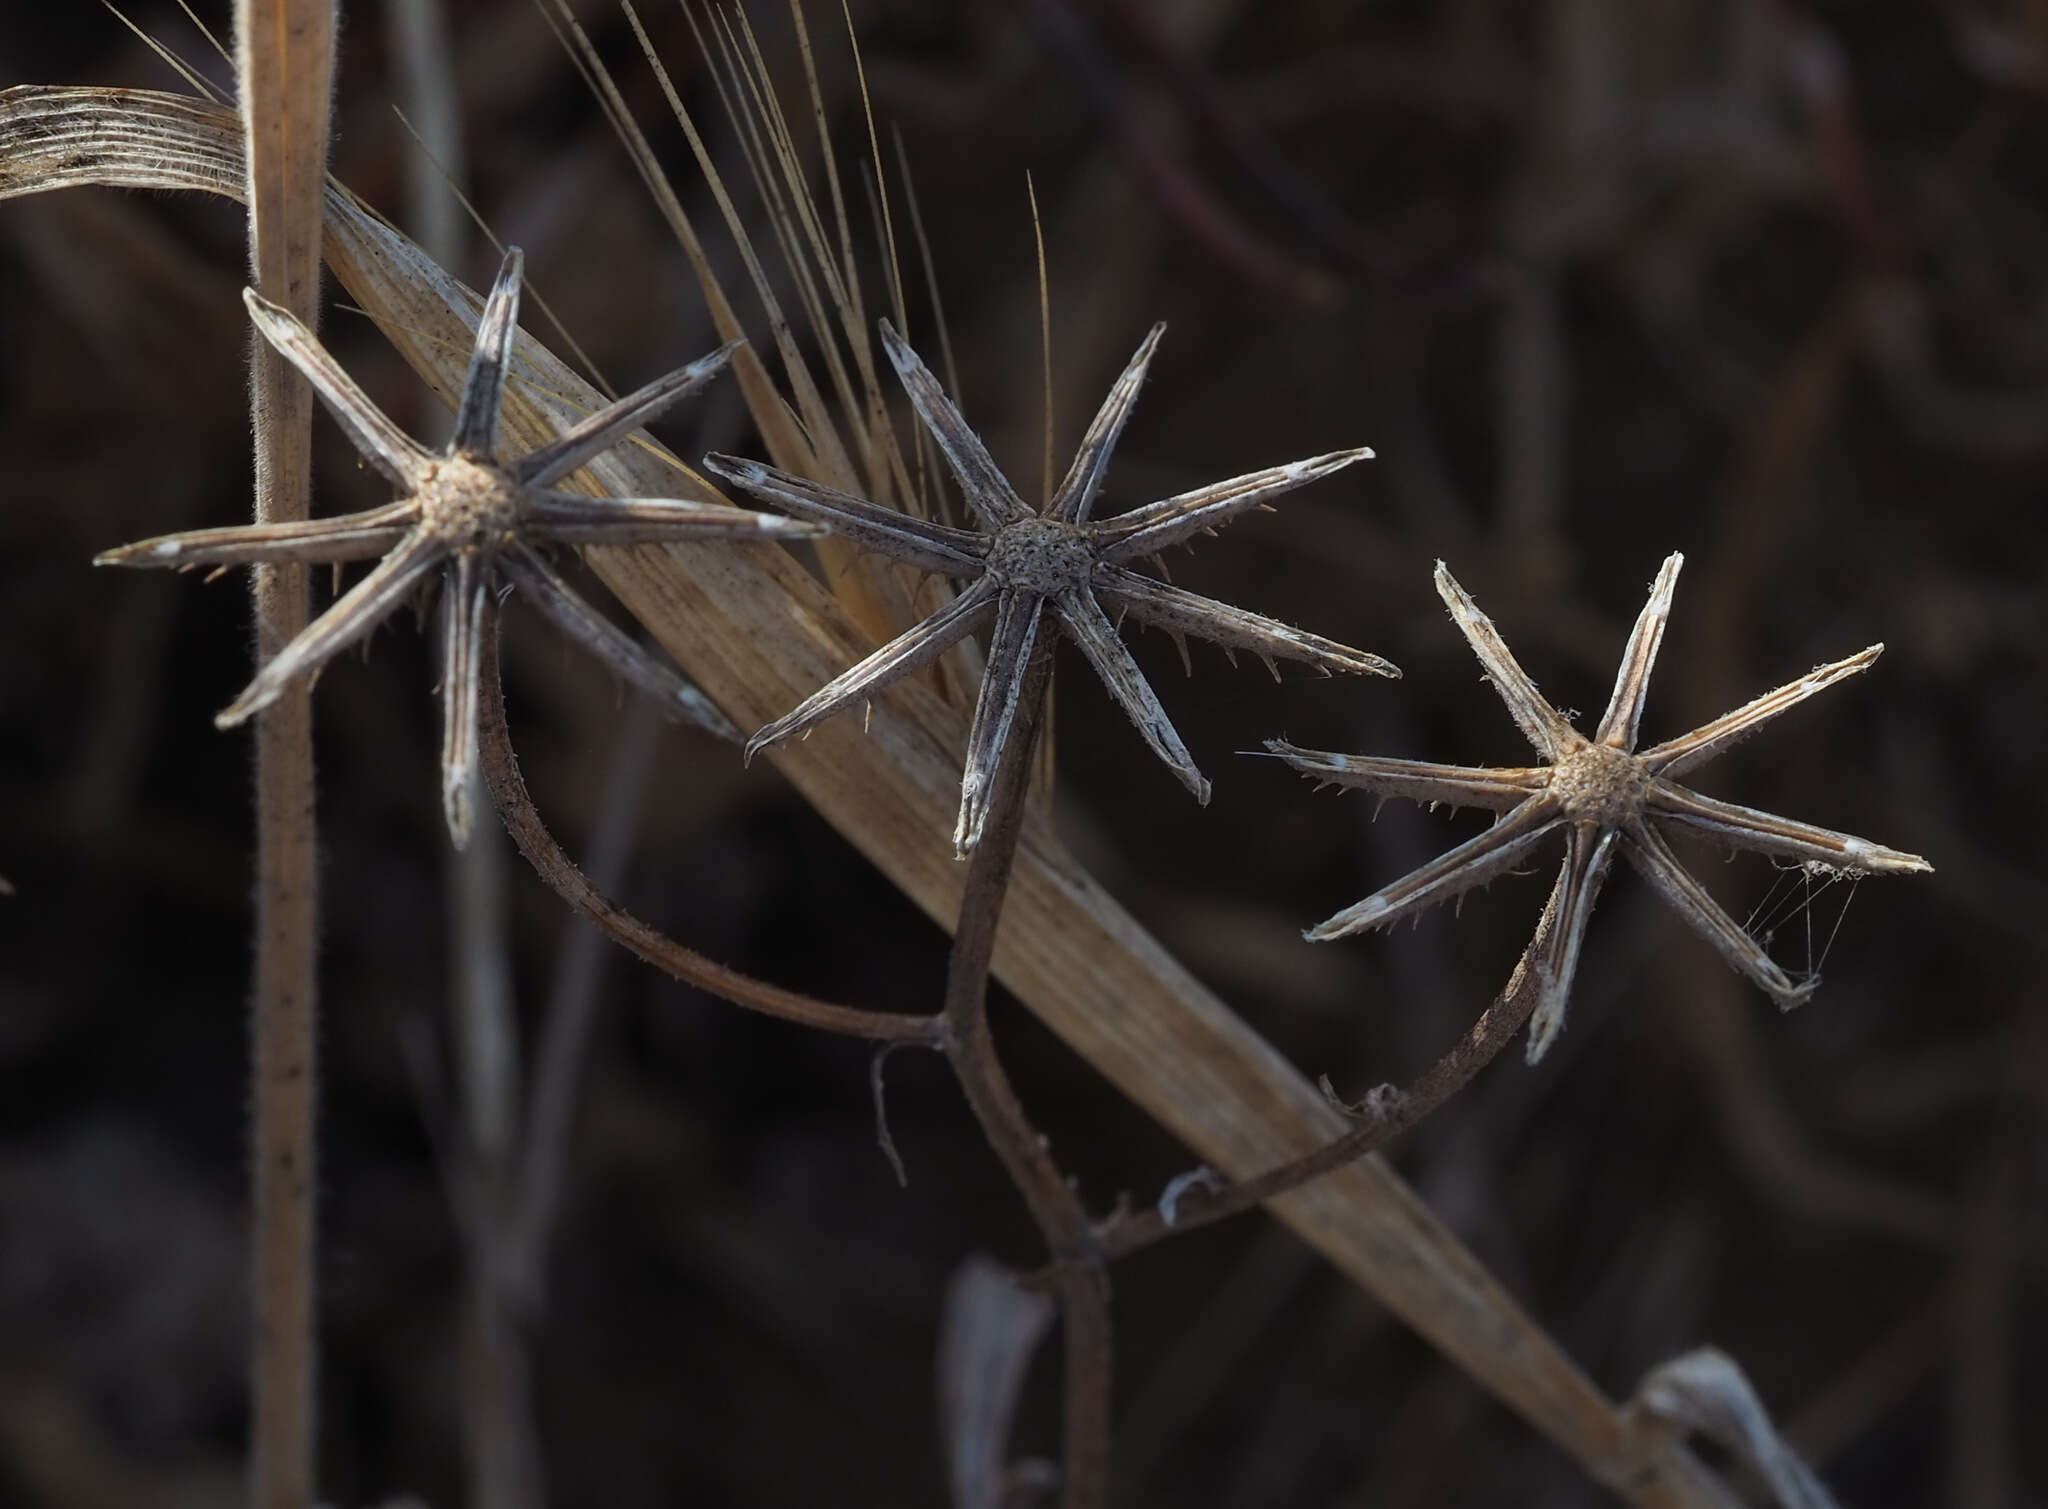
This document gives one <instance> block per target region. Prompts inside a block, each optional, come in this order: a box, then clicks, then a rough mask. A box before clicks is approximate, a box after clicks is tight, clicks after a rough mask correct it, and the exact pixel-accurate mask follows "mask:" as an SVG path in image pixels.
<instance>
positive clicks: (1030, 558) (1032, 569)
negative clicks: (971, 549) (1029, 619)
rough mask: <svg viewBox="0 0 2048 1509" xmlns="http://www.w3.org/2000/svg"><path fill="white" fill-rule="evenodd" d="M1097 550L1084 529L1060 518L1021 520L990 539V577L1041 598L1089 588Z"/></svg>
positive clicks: (996, 581)
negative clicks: (1084, 532) (1063, 521)
mask: <svg viewBox="0 0 2048 1509" xmlns="http://www.w3.org/2000/svg"><path fill="white" fill-rule="evenodd" d="M1095 558H1096V549H1095V546H1094V545H1093V544H1091V543H1090V542H1089V540H1088V539H1087V538H1086V536H1085V535H1084V534H1083V532H1082V531H1081V530H1080V529H1078V528H1076V527H1075V526H1074V525H1072V524H1066V523H1062V522H1061V521H1060V520H1058V519H1051V518H1037V517H1033V518H1028V519H1019V520H1017V522H1016V523H1014V524H1006V525H1004V526H1003V527H1002V528H1001V529H999V530H997V531H996V533H995V535H994V537H993V538H992V539H991V540H990V541H989V547H988V575H989V579H990V580H992V581H994V582H995V583H996V584H997V585H999V586H1003V587H1015V588H1018V589H1020V590H1022V591H1025V592H1030V593H1035V594H1037V595H1038V596H1040V597H1057V596H1058V595H1059V594H1060V593H1062V592H1071V591H1074V590H1076V589H1078V588H1082V587H1086V586H1087V585H1088V583H1089V581H1090V580H1091V579H1092V578H1093V577H1094V575H1095Z"/></svg>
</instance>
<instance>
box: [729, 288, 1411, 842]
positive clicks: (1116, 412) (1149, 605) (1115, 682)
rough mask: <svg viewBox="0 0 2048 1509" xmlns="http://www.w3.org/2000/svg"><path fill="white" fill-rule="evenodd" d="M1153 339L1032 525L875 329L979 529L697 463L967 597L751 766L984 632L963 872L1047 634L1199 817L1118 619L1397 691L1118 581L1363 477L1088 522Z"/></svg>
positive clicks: (1175, 593)
mask: <svg viewBox="0 0 2048 1509" xmlns="http://www.w3.org/2000/svg"><path fill="white" fill-rule="evenodd" d="M1162 328H1163V327H1159V328H1155V329H1154V330H1153V331H1152V333H1151V334H1150V335H1148V336H1146V338H1145V340H1144V342H1143V344H1141V345H1140V346H1139V347H1138V352H1137V355H1135V356H1134V357H1132V359H1131V362H1130V365H1129V366H1127V367H1126V368H1125V369H1124V374H1123V376H1122V377H1121V378H1119V379H1118V380H1117V383H1116V386H1115V387H1113V388H1111V389H1110V393H1109V397H1108V398H1107V399H1106V400H1105V401H1104V403H1103V405H1102V407H1101V409H1100V410H1099V411H1098V412H1097V413H1096V416H1095V420H1094V422H1093V423H1092V424H1091V425H1089V427H1088V433H1087V435H1086V436H1085V437H1084V438H1083V440H1082V442H1081V452H1080V454H1079V455H1078V456H1077V457H1076V458H1075V460H1074V464H1073V466H1072V467H1071V468H1070V469H1069V471H1068V473H1067V479H1066V481H1065V482H1064V483H1062V484H1061V486H1060V489H1059V491H1058V492H1057V493H1055V494H1054V495H1053V497H1052V499H1051V500H1050V501H1049V502H1048V504H1047V505H1046V508H1045V511H1044V513H1042V514H1040V513H1034V512H1033V511H1032V509H1031V508H1030V507H1029V506H1028V505H1026V504H1025V502H1024V500H1023V499H1022V498H1021V497H1019V496H1018V494H1017V490H1016V489H1015V488H1013V487H1012V486H1010V484H1009V482H1008V481H1007V480H1006V479H1005V478H1004V477H1003V474H1002V473H1001V471H999V470H998V469H997V467H996V463H995V460H994V458H993V457H991V456H990V455H989V453H988V449H987V447H986V446H984V445H983V444H982V443H981V438H980V437H979V436H978V435H976V434H975V433H974V430H973V429H972V427H971V426H969V425H968V423H967V420H966V417H965V416H964V415H962V414H961V412H960V410H959V409H958V408H957V407H956V406H955V405H954V403H953V400H952V399H950V398H948V397H947V396H946V392H945V389H944V388H943V387H942V386H941V385H940V383H939V380H938V379H937V378H936V377H934V376H933V375H932V373H931V371H930V369H928V368H927V367H926V366H925V364H924V362H923V360H922V359H921V358H920V357H919V356H918V354H917V353H916V352H915V351H913V350H912V349H911V348H910V346H909V344H908V343H907V342H905V341H904V340H903V338H902V337H901V336H899V335H897V333H896V332H895V331H894V330H893V329H891V328H890V326H889V323H888V322H887V321H886V320H885V321H883V322H882V326H881V334H882V344H883V347H884V348H885V349H886V350H887V351H888V354H889V360H890V361H891V363H892V364H893V365H894V366H895V368H896V372H897V375H898V376H900V377H901V378H902V379H903V386H904V390H905V391H906V392H907V393H908V394H909V395H910V401H911V404H912V406H913V407H915V408H916V410H917V413H918V418H919V419H920V420H922V421H923V423H924V427H925V428H926V429H927V430H928V431H929V432H930V433H931V435H932V438H933V439H934V440H935V441H936V442H937V443H938V447H939V450H940V451H941V453H942V454H943V455H944V456H945V457H946V462H947V464H948V465H949V466H950V467H951V468H952V470H953V475H954V479H955V480H956V481H957V482H958V483H959V485H960V490H961V494H962V496H963V497H964V498H965V500H966V503H967V509H968V512H969V513H970V514H971V515H972V516H973V518H974V520H975V521H976V523H977V524H978V525H979V526H980V527H979V528H976V529H973V530H968V529H956V528H949V527H947V526H945V525H942V524H938V523H935V522H933V521H932V520H929V519H922V518H918V517H916V516H914V515H911V514H904V513H898V512H896V511H895V510H893V509H889V508H885V507H882V506H881V505H880V504H877V503H873V502H870V501H869V500H867V499H865V498H856V497H853V496H851V495H849V494H847V493H842V492H837V491H835V490H833V489H831V488H828V487H822V486H820V485H819V484H817V483H815V482H812V481H809V480H807V479H805V478H802V477H797V476H792V475H791V474H789V473H787V472H782V471H778V470H776V469H775V468H774V467H772V466H764V465H762V464H761V463H760V462H755V461H742V460H740V459H738V458H736V457H731V456H709V457H706V458H705V465H706V466H707V467H708V468H709V469H710V470H711V471H712V472H714V473H716V474H717V475H718V476H721V477H724V478H725V479H726V480H728V481H730V482H731V483H733V484H734V485H735V486H737V487H740V488H742V489H744V490H745V491H747V492H749V493H752V494H753V495H754V496H755V497H757V498H760V499H762V500H764V501H766V502H769V503H773V504H774V505H775V506H777V507H778V508H783V509H787V510H788V511H789V512H791V513H793V514H795V515H797V516H798V517H799V518H805V519H812V520H815V521H817V522H819V523H822V524H829V525H831V526H832V527H833V528H834V529H836V530H838V531H839V532H840V533H842V534H843V535H845V536H846V537H847V538H848V539H850V540H852V541H853V542H854V543H855V544H857V545H859V546H860V547H861V548H862V549H865V550H873V551H876V552H879V553H880V554H883V555H886V556H890V557H892V558H893V559H895V560H898V561H901V562H903V563H904V564H905V565H908V566H914V567H916V568H917V569H918V570H920V571H931V572H937V573H939V574H940V575H943V576H949V577H953V578H956V579H965V580H966V581H967V583H968V585H966V586H965V587H964V588H963V589H962V590H961V591H960V593H959V595H958V596H956V597H955V598H953V599H952V601H951V602H949V603H948V604H946V606H944V607H943V608H941V609H940V610H939V611H938V612H936V613H934V614H932V615H931V616H930V617H929V618H927V619H925V620H924V621H923V622H922V623H919V624H916V625H914V626H913V627H911V628H910V629H908V630H906V631H905V632H904V633H902V634H900V635H898V636H897V637H896V638H895V639H894V640H892V641H891V642H890V643H888V644H886V645H884V646H882V647H881V648H880V649H879V650H877V651H875V652H874V653H873V654H872V655H870V656H868V657H867V659H865V660H863V661H861V662H860V663H859V664H858V665H855V666H854V667H853V668H852V669H850V670H848V671H846V672H844V673H843V674H841V675H840V676H839V677H837V678H836V679H834V680H833V681H830V682H828V683H827V684H826V685H825V686H823V687H821V688H819V690H817V691H816V692H814V693H812V694H811V695H810V696H809V697H807V698H806V699H805V700H804V701H803V702H801V703H799V704H798V705H797V706H796V707H795V708H793V709H791V710H790V711H789V712H788V713H785V714H784V715H783V716H782V717H780V718H777V719H776V720H775V721H774V722H773V723H770V724H769V725H768V726H767V727H766V728H763V729H762V730H760V732H758V733H756V734H755V735H754V737H753V738H752V739H751V740H749V741H748V744H747V752H748V753H749V754H752V753H753V752H754V751H755V750H757V749H762V748H765V747H766V746H768V745H770V744H774V743H777V742H778V741H780V740H783V739H787V738H790V737H792V736H793V735H795V734H799V733H802V732H803V731H804V730H806V729H808V728H810V727H811V725H813V724H814V723H817V722H818V721H820V720H821V719H824V718H827V717H830V716H831V715H832V714H834V713H836V712H839V711H841V710H842V709H845V708H849V707H857V706H860V705H861V704H863V703H865V702H866V701H867V700H868V699H869V698H870V697H872V696H873V695H874V694H875V692H877V691H878V690H880V689H881V688H882V687H884V686H887V685H888V684H889V683H890V682H892V681H894V680H896V679H898V678H899V677H902V676H906V675H908V674H910V673H911V672H913V671H915V670H918V669H919V668H921V667H923V666H927V665H930V664H931V663H932V662H933V661H934V660H936V659H938V658H939V656H940V655H942V654H944V653H945V652H946V650H948V649H949V648H951V647H952V646H953V645H955V644H957V643H959V642H960V641H961V640H962V639H965V638H966V637H967V636H968V635H969V634H971V633H973V632H974V631H975V630H976V629H977V628H980V627H981V626H983V625H985V624H990V623H991V622H992V624H993V627H992V629H991V631H990V640H989V651H988V660H987V668H986V670H985V672H984V673H983V676H982V685H981V691H980V693H979V695H978V696H977V698H976V700H975V708H974V721H973V724H972V725H971V726H970V728H969V730H968V737H967V760H966V765H965V768H964V769H963V770H962V772H961V778H960V820H959V823H958V824H957V826H956V828H955V830H954V840H953V841H954V846H955V849H956V851H957V852H959V853H960V854H961V855H963V856H964V855H965V854H966V852H967V851H968V850H969V849H971V848H973V847H974V845H975V843H976V842H977V841H978V839H979V837H980V834H981V831H982V825H983V822H984V821H985V819H986V817H987V792H988V790H989V787H990V781H991V778H992V776H993V773H994V771H995V767H996V762H997V758H998V756H999V755H1000V754H1001V752H1002V749H1003V746H1004V743H1005V742H1006V741H1007V740H1008V738H1009V735H1010V727H1011V724H1012V722H1013V721H1014V718H1015V715H1016V710H1017V699H1018V696H1019V692H1020V688H1021V686H1022V679H1023V676H1024V670H1025V667H1026V665H1027V664H1028V663H1029V661H1030V658H1031V653H1032V650H1033V648H1034V646H1036V645H1037V644H1038V643H1040V634H1041V632H1054V631H1057V632H1059V633H1061V634H1062V635H1063V636H1064V637H1065V638H1067V639H1069V640H1070V641H1072V642H1073V644H1074V646H1075V648H1077V649H1078V650H1080V652H1081V654H1082V655H1083V656H1084V657H1085V658H1086V659H1087V661H1088V663H1089V665H1090V666H1091V667H1092V668H1093V669H1094V671H1095V674H1096V676H1097V677H1098V678H1100V680H1101V681H1102V684H1103V686H1104V687H1105V688H1107V689H1108V691H1109V694H1110V696H1111V697H1113V698H1114V699H1115V700H1116V703H1117V705H1118V706H1119V707H1121V708H1122V709H1123V710H1124V714H1125V715H1126V716H1127V717H1128V718H1129V719H1130V720H1131V724H1132V726H1133V727H1134V728H1136V729H1137V730H1138V734H1139V736H1140V737H1141V738H1143V739H1144V741H1145V742H1146V744H1147V745H1149V746H1150V747H1151V749H1152V752H1153V753H1154V754H1155V755H1157V756H1158V757H1159V758H1160V760H1161V761H1162V762H1164V763H1165V765H1166V766H1167V768H1168V769H1170V770H1171V771H1173V773H1174V775H1175V776H1176V777H1177V778H1178V779H1179V780H1180V782H1181V784H1182V785H1184V786H1186V787H1187V788H1188V790H1189V791H1191V792H1192V793H1194V797H1195V800H1196V801H1198V802H1206V801H1208V799H1209V783H1208V782H1207V781H1206V780H1204V779H1203V777H1202V773H1201V771H1199V770H1197V769H1196V768H1195V761H1194V757H1193V756H1192V755H1191V754H1189V753H1188V750H1187V747H1186V745H1184V744H1183V743H1182V742H1181V739H1180V735H1179V734H1178V733H1176V732H1175V731H1174V727H1173V721H1172V719H1170V718H1169V717H1167V715H1166V709H1165V708H1163V707H1161V706H1160V704H1159V699H1158V697H1157V696H1156V695H1155V694H1154V693H1153V691H1152V687H1151V684H1150V683H1149V682H1147V681H1146V679H1145V673H1144V672H1143V671H1142V670H1140V669H1139V667H1138V663H1137V662H1136V661H1135V660H1133V659H1132V658H1131V653H1130V651H1129V650H1127V649H1126V648H1125V647H1124V644H1123V641H1122V640H1121V639H1120V638H1119V637H1118V633H1117V628H1118V625H1120V624H1121V623H1122V622H1123V620H1124V618H1125V616H1126V615H1128V616H1129V617H1131V618H1132V619H1134V620H1136V621H1137V622H1138V623H1140V624H1149V625H1151V626H1153V627H1156V628H1159V629H1163V630H1165V631H1166V632H1167V633H1168V634H1170V635H1172V636H1173V638H1174V639H1175V641H1176V642H1182V643H1183V653H1185V645H1184V642H1185V641H1186V640H1187V639H1189V638H1196V639H1205V640H1208V641H1209V642H1210V643H1212V644H1216V645H1220V646H1221V647H1222V648H1223V650H1224V651H1225V653H1226V654H1227V653H1229V652H1231V651H1235V650H1247V651H1249V652H1251V653H1252V654H1254V655H1257V656H1258V657H1259V658H1260V659H1261V660H1263V661H1265V662H1266V664H1267V665H1268V666H1271V665H1272V664H1273V662H1274V661H1276V660H1283V659H1284V660H1297V661H1303V662H1306V663H1307V664H1309V665H1313V666H1315V667H1317V668H1318V669H1319V670H1322V671H1324V672H1325V673H1328V672H1331V671H1356V672H1360V673H1362V674H1366V675H1377V676H1398V675H1400V674H1401V673H1400V672H1399V671H1398V670H1396V669H1395V668H1394V667H1393V666H1391V665H1389V664H1388V663H1387V662H1386V661H1384V660H1382V659H1380V658H1379V657H1378V656H1377V655H1367V654H1365V653H1364V652H1363V651H1360V650H1354V649H1351V648H1349V647H1348V646H1345V645H1341V644H1337V643H1335V642H1333V641H1331V640H1328V639H1323V638H1320V637H1318V636H1316V635H1314V634H1308V633H1304V632H1303V631H1302V630H1300V629H1296V628H1292V627H1290V626H1288V625H1287V624H1283V623H1279V622H1276V621H1275V620H1273V619H1270V618H1262V617H1260V616H1259V615H1258V614H1256V613H1248V612H1246V611H1245V610H1244V609H1242V608H1237V607H1233V606H1232V605H1230V604H1229V603H1222V602H1217V601H1215V600H1214V599H1212V598H1207V597H1200V596H1197V595H1196V594H1195V593H1192V592H1188V591H1185V590H1183V589H1181V588H1179V587H1175V586H1173V585H1172V584H1171V583H1168V582H1161V581H1157V580H1155V579H1153V578H1151V577H1148V576H1143V575H1140V574H1139V573H1138V572H1135V571H1132V570H1130V569H1129V567H1128V563H1129V562H1130V561H1133V560H1142V559H1145V558H1146V557H1149V556H1154V555H1156V554H1157V553H1158V552H1159V551H1161V550H1164V549H1165V548H1166V547H1167V546H1169V545H1175V544H1184V543H1186V542H1187V541H1189V540H1191V539H1192V538H1194V537H1195V536H1196V535H1198V534H1213V533H1214V532H1215V530H1216V527H1217V526H1218V525H1221V524H1224V523H1227V522H1229V520H1231V519H1233V518H1235V517H1237V516H1238V515H1239V514H1241V513H1244V512H1245V511H1246V510H1248V509H1252V508H1257V507H1261V506H1263V505H1264V504H1266V502H1267V501H1268V500H1269V499H1272V498H1275V497H1278V496H1279V495H1280V494H1282V493H1285V492H1289V491H1291V490H1293V489H1294V488H1297V487H1299V486H1301V485H1302V484H1303V483H1305V482H1308V481H1312V480H1314V479H1315V478H1318V477H1325V476H1328V475H1329V474H1330V473H1332V472H1334V471H1337V470H1339V469H1340V468H1342V467H1345V466H1349V465H1350V464H1351V463H1352V462H1354V461H1360V460H1363V459H1364V458H1366V457H1367V456H1370V455H1371V454H1372V452H1371V451H1368V450H1354V451H1338V452H1335V453H1333V454H1331V455H1328V456H1317V457H1314V458H1312V459H1310V460H1308V461H1298V462H1293V463H1291V464H1289V465H1286V466H1275V467H1268V468H1267V469H1266V470H1264V471H1258V472H1249V473H1247V474H1246V475H1244V476H1241V477H1232V478H1230V479H1228V480H1227V481H1223V482H1217V483H1213V484H1211V485H1210V486H1208V487H1201V488H1196V489H1195V490H1194V491H1192V492H1185V493H1180V494H1178V495H1176V496H1174V497H1171V498H1162V499H1160V500H1159V501H1157V502H1154V503H1148V504H1146V505H1144V506H1143V507H1140V508H1134V509H1131V510H1129V511H1127V512H1125V513H1122V514H1119V515H1117V516H1115V517H1114V518H1110V519H1103V520H1094V521H1091V520H1090V518H1089V513H1090V510H1091V508H1092V507H1093V505H1094V503H1095V501H1096V497H1097V494H1098V492H1099V490H1100V487H1101V483H1102V478H1103V473H1104V471H1105V469H1106V468H1107V467H1108V464H1109V455H1110V451H1111V450H1112V449H1113V448H1114V447H1115V444H1116V439H1117V436H1118V435H1120V434H1121V433H1122V432H1123V427H1124V421H1125V420H1126V419H1127V418H1129V416H1130V410H1131V405H1132V404H1134V403H1135V402H1137V397H1138V389H1139V387H1140V385H1141V384H1142V381H1143V378H1144V375H1145V369H1146V366H1147V364H1148V363H1149V362H1150V361H1151V359H1152V353H1153V351H1154V349H1155V348H1156V347H1157V346H1158V344H1159V336H1160V330H1161V329H1162Z"/></svg>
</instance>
